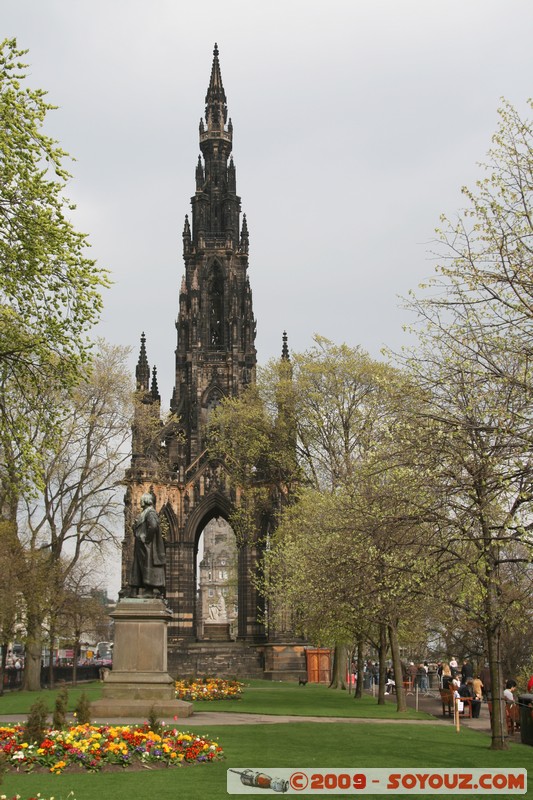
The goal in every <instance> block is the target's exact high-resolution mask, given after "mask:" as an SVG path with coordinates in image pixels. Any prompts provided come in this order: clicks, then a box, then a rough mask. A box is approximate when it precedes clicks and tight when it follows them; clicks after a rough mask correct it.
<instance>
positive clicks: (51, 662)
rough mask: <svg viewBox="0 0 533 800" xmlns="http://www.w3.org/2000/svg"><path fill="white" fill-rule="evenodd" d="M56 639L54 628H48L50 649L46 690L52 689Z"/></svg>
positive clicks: (53, 684)
mask: <svg viewBox="0 0 533 800" xmlns="http://www.w3.org/2000/svg"><path fill="white" fill-rule="evenodd" d="M55 638H56V632H55V627H54V626H53V625H51V626H50V647H49V648H48V688H49V689H53V688H54V686H55V680H54V641H55Z"/></svg>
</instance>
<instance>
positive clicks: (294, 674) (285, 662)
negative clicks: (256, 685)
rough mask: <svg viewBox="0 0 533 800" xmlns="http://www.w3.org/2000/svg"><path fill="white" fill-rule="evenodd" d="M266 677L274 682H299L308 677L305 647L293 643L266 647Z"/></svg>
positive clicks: (266, 645) (274, 644) (277, 643)
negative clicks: (300, 679)
mask: <svg viewBox="0 0 533 800" xmlns="http://www.w3.org/2000/svg"><path fill="white" fill-rule="evenodd" d="M264 654H265V672H264V677H265V678H267V680H273V681H297V680H298V678H301V677H305V676H306V675H307V665H306V662H305V646H304V645H302V644H293V643H282V642H276V643H272V644H271V643H268V644H265V645H264Z"/></svg>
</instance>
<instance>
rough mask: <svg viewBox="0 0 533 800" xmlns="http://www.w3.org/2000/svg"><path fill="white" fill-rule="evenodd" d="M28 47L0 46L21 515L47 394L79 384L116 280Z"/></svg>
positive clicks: (0, 286) (0, 276) (7, 401)
mask: <svg viewBox="0 0 533 800" xmlns="http://www.w3.org/2000/svg"><path fill="white" fill-rule="evenodd" d="M25 53H26V51H21V50H18V49H17V44H16V40H14V39H6V40H4V41H3V42H2V43H1V44H0V119H1V120H2V123H1V126H0V154H1V156H0V186H1V190H0V265H1V269H0V481H1V483H0V489H1V495H0V501H1V510H2V515H3V516H4V518H6V519H11V520H14V519H15V516H16V503H17V499H18V496H19V493H20V489H21V486H23V485H24V481H25V480H29V482H30V483H31V481H32V480H34V479H35V475H34V467H35V464H36V463H38V461H39V448H38V447H37V445H36V441H35V430H36V426H40V427H41V428H44V427H49V426H50V424H51V423H52V422H53V421H54V413H53V412H54V409H53V407H50V405H48V404H47V403H44V402H43V398H44V397H46V398H49V397H50V394H49V393H50V390H51V389H57V390H62V389H67V390H68V389H70V388H71V387H72V386H73V385H74V384H75V383H76V382H77V380H78V378H79V376H80V371H81V370H82V368H83V367H84V364H85V362H86V360H87V357H88V353H89V349H90V344H89V342H88V341H87V339H86V333H87V331H88V330H89V329H90V328H91V327H92V326H93V325H94V323H95V322H97V320H98V317H99V314H100V311H101V307H102V300H101V295H100V289H101V288H102V287H105V286H107V285H108V283H109V281H108V278H107V274H106V272H105V271H104V270H102V269H98V268H97V267H96V266H95V263H94V261H93V260H91V259H89V258H88V257H87V254H86V252H87V247H88V243H87V239H86V236H85V235H84V234H82V233H79V232H78V231H76V229H75V228H74V226H73V224H72V222H71V220H70V216H71V212H72V210H73V206H72V204H71V203H70V202H69V201H68V199H67V198H66V196H65V193H64V192H65V188H66V184H67V181H68V179H69V178H70V175H69V173H68V172H67V170H66V168H65V166H64V164H65V161H66V158H67V154H66V153H65V152H64V151H63V150H62V149H61V148H60V147H59V145H58V143H57V142H56V141H55V140H53V139H52V138H50V137H49V136H47V135H46V133H45V132H44V125H45V120H46V116H47V114H48V113H49V112H50V111H52V110H53V108H54V106H52V105H50V104H49V103H48V102H47V101H46V93H45V92H44V91H43V90H41V89H32V88H30V87H29V86H27V85H26V69H27V66H26V64H24V63H23V59H24V56H25Z"/></svg>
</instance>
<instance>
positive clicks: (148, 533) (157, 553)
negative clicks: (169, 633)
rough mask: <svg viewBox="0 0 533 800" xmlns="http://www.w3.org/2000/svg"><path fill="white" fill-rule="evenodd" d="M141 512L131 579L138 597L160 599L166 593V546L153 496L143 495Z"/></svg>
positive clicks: (133, 590)
mask: <svg viewBox="0 0 533 800" xmlns="http://www.w3.org/2000/svg"><path fill="white" fill-rule="evenodd" d="M141 509H142V511H141V513H140V514H139V516H138V517H137V519H136V520H135V523H134V525H133V533H134V536H135V544H134V548H133V564H132V567H131V576H130V587H131V594H132V596H134V597H136V596H141V597H142V596H144V597H146V596H150V595H151V596H153V597H159V596H161V595H163V594H164V593H165V563H166V557H165V544H164V542H163V537H162V536H161V526H160V524H159V517H158V516H157V513H156V510H155V508H154V499H153V497H152V495H151V494H143V496H142V497H141Z"/></svg>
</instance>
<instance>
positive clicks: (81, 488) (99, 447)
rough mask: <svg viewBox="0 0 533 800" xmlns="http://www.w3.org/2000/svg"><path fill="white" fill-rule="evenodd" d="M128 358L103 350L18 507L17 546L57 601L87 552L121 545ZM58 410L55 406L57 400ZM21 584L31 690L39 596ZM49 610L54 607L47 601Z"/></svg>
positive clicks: (46, 442) (123, 352) (44, 447)
mask: <svg viewBox="0 0 533 800" xmlns="http://www.w3.org/2000/svg"><path fill="white" fill-rule="evenodd" d="M127 356H128V350H127V349H126V348H123V347H117V346H111V345H108V344H106V343H104V342H100V349H99V351H98V353H97V354H95V357H94V359H93V362H92V364H91V365H90V366H88V367H87V368H86V372H85V380H84V381H83V382H81V383H80V384H79V385H78V386H76V387H75V388H73V389H72V391H71V395H70V399H69V401H68V403H64V405H63V416H62V418H61V425H60V427H59V428H56V432H55V434H54V436H53V437H52V438H51V437H50V436H49V435H45V436H44V437H42V438H41V439H40V440H39V442H40V445H39V446H40V448H41V463H42V467H41V471H40V475H39V483H40V485H41V486H42V487H43V488H42V491H41V492H40V493H39V495H38V496H35V495H34V494H33V493H31V494H28V495H25V496H24V497H23V498H22V501H21V512H20V524H19V541H20V546H21V549H22V550H23V551H24V553H25V558H26V561H27V562H28V563H29V564H35V562H36V560H37V561H38V564H39V566H40V569H41V570H43V571H44V575H45V581H46V589H47V592H49V593H51V594H52V595H54V594H55V595H57V596H60V595H61V592H62V591H63V588H64V586H65V581H66V580H67V579H68V578H69V577H70V576H71V575H72V573H73V570H74V568H75V567H76V565H77V564H78V563H79V561H80V558H81V557H82V556H83V555H84V554H86V553H87V552H88V551H92V552H95V551H98V552H100V553H101V554H105V552H106V548H108V546H109V545H113V544H116V543H117V537H118V532H117V531H118V526H117V523H120V521H121V520H122V515H123V504H122V496H121V495H120V493H119V492H118V491H117V490H118V487H119V486H120V484H121V480H122V477H123V467H124V464H125V462H126V460H127V458H128V455H129V435H130V425H131V419H132V410H133V395H132V392H131V388H130V375H129V368H128V365H127ZM52 402H53V400H52ZM34 589H35V583H34V582H32V581H31V580H28V581H27V582H26V581H24V582H23V590H24V595H25V600H26V608H27V659H26V669H25V682H26V688H30V687H31V688H33V687H34V686H35V685H36V683H37V681H38V673H39V669H40V658H41V630H42V623H43V618H44V617H43V614H45V613H46V604H45V605H44V607H43V604H42V593H41V592H40V591H37V592H35V591H34ZM47 602H48V604H49V603H50V602H51V601H50V599H49V600H48V601H47Z"/></svg>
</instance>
